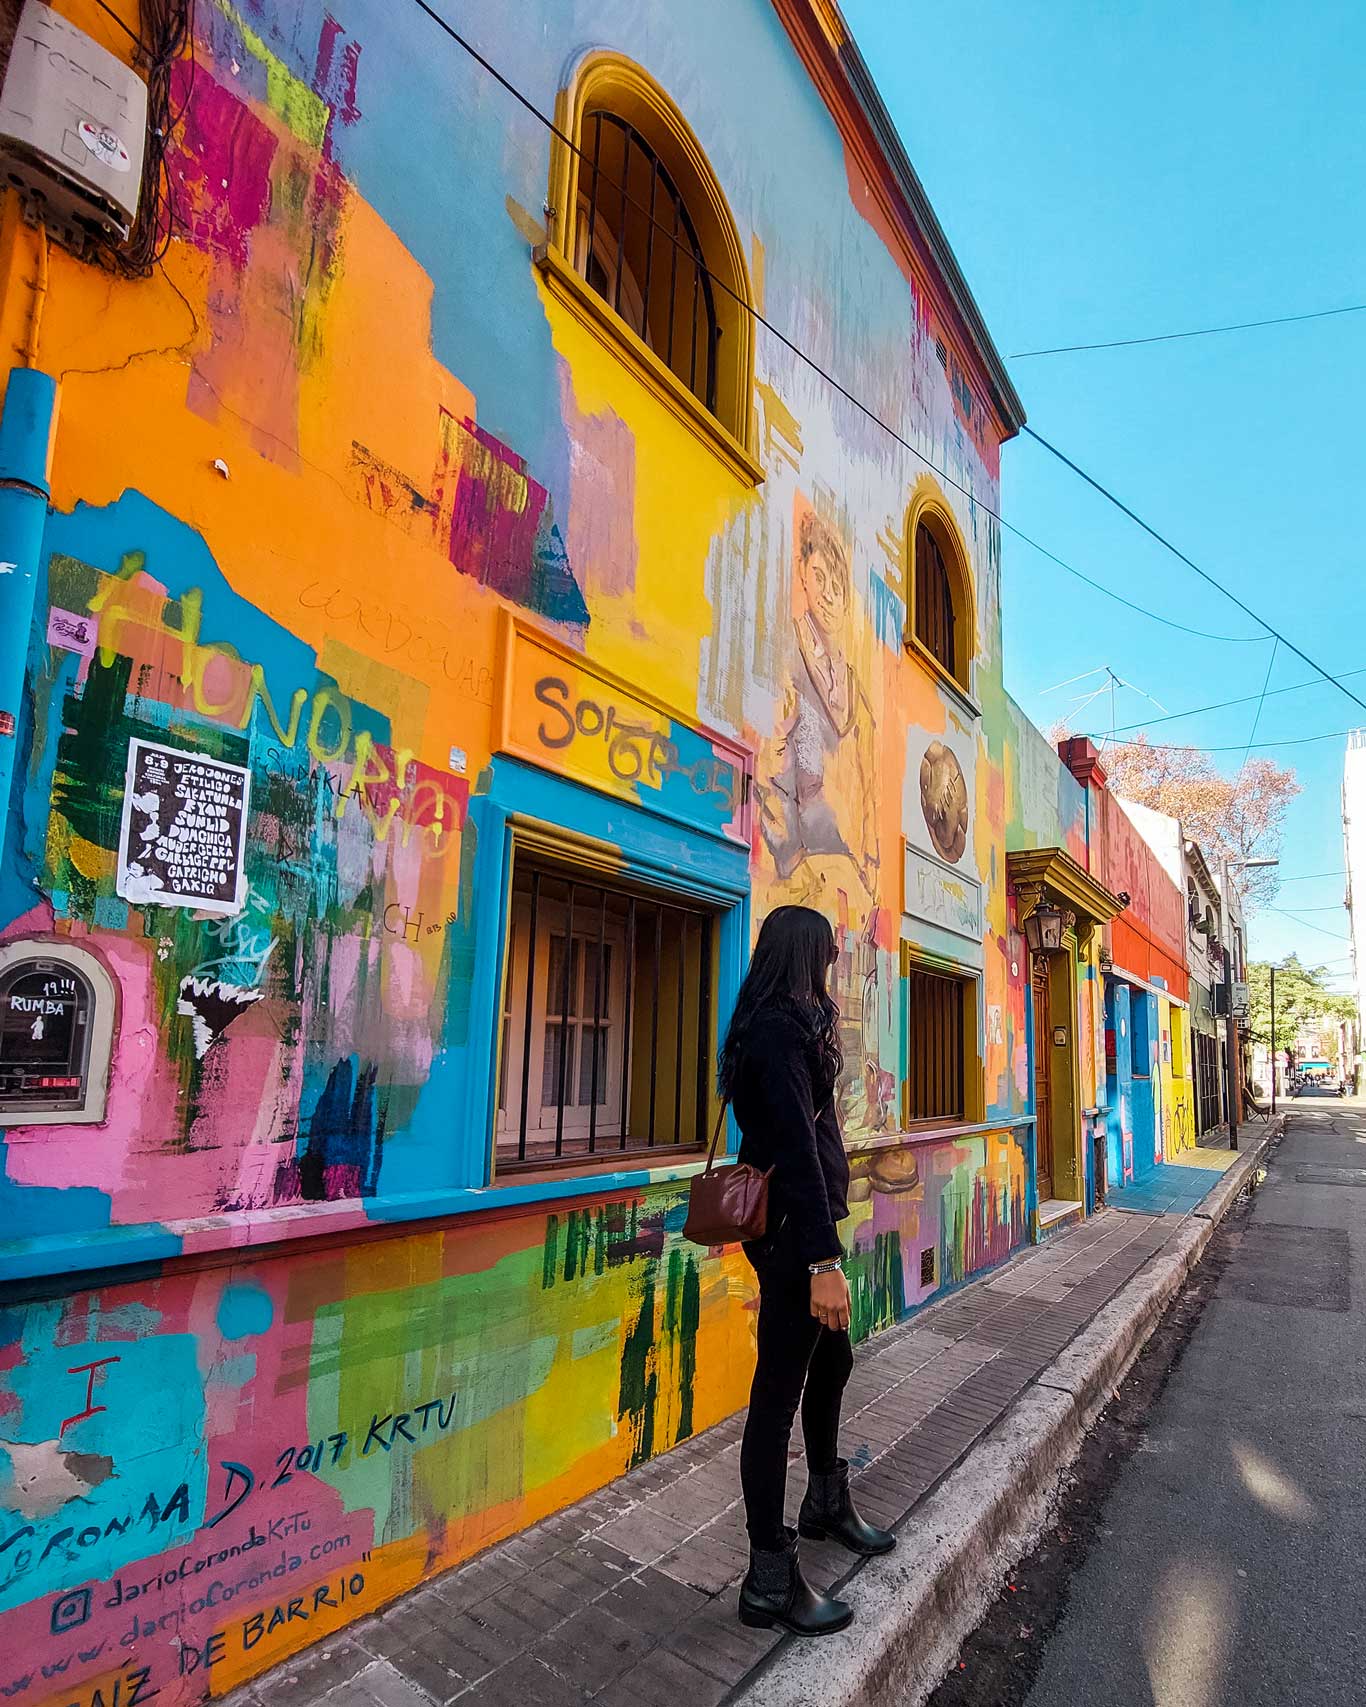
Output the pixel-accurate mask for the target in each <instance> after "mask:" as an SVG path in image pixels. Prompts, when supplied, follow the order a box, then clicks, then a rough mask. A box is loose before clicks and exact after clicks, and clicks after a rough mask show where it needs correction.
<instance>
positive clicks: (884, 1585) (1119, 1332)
mask: <svg viewBox="0 0 1366 1707" xmlns="http://www.w3.org/2000/svg"><path fill="white" fill-rule="evenodd" d="M1284 1118H1285V1117H1284V1116H1280V1117H1278V1119H1277V1121H1275V1122H1273V1123H1272V1125H1271V1126H1270V1127H1268V1129H1267V1130H1266V1132H1265V1133H1264V1134H1262V1135H1261V1136H1260V1137H1259V1139H1258V1142H1257V1143H1256V1145H1255V1147H1254V1148H1252V1149H1250V1150H1248V1151H1247V1152H1246V1154H1244V1155H1241V1156H1240V1157H1239V1159H1238V1160H1237V1161H1236V1162H1235V1163H1234V1164H1233V1166H1232V1167H1231V1168H1229V1170H1228V1171H1227V1173H1226V1174H1225V1175H1224V1176H1223V1178H1222V1179H1221V1180H1220V1181H1219V1184H1218V1185H1217V1186H1216V1187H1214V1188H1213V1190H1212V1191H1211V1193H1210V1197H1209V1199H1208V1200H1207V1202H1206V1203H1205V1204H1203V1205H1202V1206H1201V1208H1200V1209H1199V1210H1197V1211H1196V1212H1195V1213H1194V1214H1192V1215H1191V1216H1189V1217H1188V1218H1187V1219H1186V1221H1185V1222H1184V1223H1183V1224H1182V1226H1181V1227H1180V1229H1179V1230H1178V1231H1177V1232H1176V1233H1175V1234H1174V1235H1173V1237H1172V1239H1171V1240H1170V1241H1169V1242H1168V1243H1167V1244H1166V1245H1165V1246H1163V1248H1162V1249H1161V1250H1160V1251H1159V1252H1158V1253H1157V1254H1156V1255H1155V1256H1154V1257H1153V1259H1152V1261H1151V1262H1150V1263H1149V1264H1148V1265H1147V1266H1146V1267H1145V1268H1144V1269H1142V1270H1141V1271H1140V1272H1139V1273H1138V1274H1137V1275H1135V1277H1134V1278H1133V1279H1132V1280H1131V1281H1129V1282H1128V1284H1127V1285H1126V1286H1124V1287H1123V1288H1122V1289H1121V1290H1120V1291H1119V1292H1118V1293H1117V1294H1116V1296H1115V1297H1114V1298H1112V1299H1111V1300H1110V1302H1109V1303H1108V1304H1106V1305H1105V1306H1104V1307H1103V1308H1102V1309H1101V1310H1100V1311H1099V1313H1098V1314H1097V1315H1096V1316H1095V1318H1094V1319H1093V1320H1092V1321H1091V1322H1090V1323H1089V1324H1088V1325H1087V1326H1086V1327H1085V1328H1084V1329H1083V1330H1082V1332H1081V1333H1080V1334H1079V1335H1078V1336H1077V1338H1076V1339H1075V1340H1073V1341H1072V1343H1071V1344H1070V1345H1069V1346H1068V1347H1067V1349H1066V1350H1065V1351H1064V1352H1063V1353H1062V1355H1061V1356H1060V1357H1059V1358H1058V1359H1057V1360H1056V1361H1055V1362H1054V1363H1052V1364H1051V1365H1050V1366H1049V1367H1048V1369H1046V1370H1045V1371H1044V1372H1043V1374H1042V1375H1040V1376H1039V1378H1038V1379H1037V1381H1035V1382H1034V1384H1033V1385H1032V1386H1030V1387H1028V1388H1026V1389H1025V1391H1024V1392H1023V1393H1022V1394H1021V1395H1020V1397H1019V1398H1018V1399H1017V1400H1016V1401H1015V1403H1014V1404H1013V1405H1012V1406H1011V1407H1010V1409H1009V1410H1008V1411H1007V1412H1006V1413H1005V1415H1004V1416H1003V1417H1002V1418H1001V1419H1000V1421H999V1422H998V1423H997V1424H996V1426H995V1427H994V1428H993V1429H992V1430H991V1431H990V1433H988V1434H987V1435H985V1436H984V1437H983V1438H982V1439H981V1440H980V1441H978V1443H977V1444H976V1445H975V1446H974V1447H973V1448H972V1450H971V1452H970V1453H969V1454H968V1456H967V1457H966V1458H965V1459H964V1460H963V1462H962V1463H961V1464H960V1465H959V1466H958V1468H957V1469H956V1470H954V1471H952V1472H951V1473H950V1475H949V1476H948V1477H947V1478H946V1479H945V1480H944V1481H943V1482H942V1483H941V1484H940V1486H939V1487H938V1488H937V1489H936V1490H935V1491H934V1492H933V1493H932V1494H931V1495H930V1496H929V1498H928V1499H926V1500H925V1501H924V1502H923V1503H922V1504H921V1505H919V1506H918V1507H917V1508H916V1509H915V1510H914V1511H913V1512H912V1513H911V1514H910V1516H909V1517H908V1519H907V1520H906V1522H905V1524H904V1525H903V1526H902V1528H901V1531H900V1545H899V1546H898V1547H897V1550H896V1552H895V1553H890V1554H888V1555H887V1557H886V1558H883V1559H874V1560H870V1561H869V1562H868V1563H867V1564H866V1565H864V1566H863V1567H862V1568H861V1569H860V1570H859V1571H858V1572H857V1573H856V1574H855V1575H854V1576H853V1577H852V1578H851V1580H850V1582H849V1583H848V1585H847V1586H846V1587H845V1588H844V1589H842V1590H841V1591H840V1592H841V1594H842V1596H843V1598H845V1599H846V1600H848V1601H849V1602H850V1603H851V1604H852V1605H853V1607H854V1610H855V1620H854V1623H853V1625H852V1626H851V1627H850V1628H849V1630H847V1631H845V1632H843V1633H842V1634H841V1635H839V1636H830V1637H827V1638H825V1639H824V1640H823V1641H820V1642H811V1643H801V1642H789V1643H787V1644H786V1645H785V1646H784V1647H783V1648H781V1649H780V1650H779V1652H778V1654H777V1657H776V1658H775V1660H774V1662H773V1663H772V1664H771V1665H770V1666H769V1667H768V1668H767V1669H766V1670H764V1671H763V1672H761V1673H760V1674H759V1676H758V1677H756V1678H755V1679H754V1681H753V1682H752V1683H750V1684H749V1685H748V1686H746V1687H743V1688H742V1689H741V1690H738V1691H736V1693H735V1695H734V1696H733V1697H732V1698H731V1699H732V1700H734V1701H735V1702H737V1703H743V1707H834V1704H836V1703H839V1704H841V1707H874V1704H875V1703H880V1702H886V1701H891V1700H895V1701H897V1702H898V1703H900V1704H901V1707H920V1704H921V1703H923V1702H924V1700H925V1698H926V1697H927V1696H928V1695H929V1694H930V1692H931V1691H932V1690H933V1689H934V1687H935V1685H936V1684H937V1683H938V1682H939V1679H940V1678H941V1677H942V1676H943V1675H944V1672H945V1671H946V1670H947V1669H948V1667H949V1665H950V1664H951V1663H952V1661H953V1657H954V1655H955V1654H956V1653H957V1651H958V1648H959V1646H960V1644H961V1642H962V1640H963V1638H964V1637H965V1636H966V1635H967V1634H968V1633H969V1631H971V1630H972V1629H973V1628H974V1627H975V1626H976V1625H977V1623H978V1622H979V1621H980V1619H981V1617H982V1614H983V1612H984V1611H985V1609H986V1607H987V1605H988V1603H989V1602H990V1600H991V1599H992V1597H993V1596H994V1595H995V1594H996V1593H997V1591H998V1588H999V1585H1000V1582H1001V1578H1002V1577H1003V1575H1004V1574H1005V1572H1006V1571H1007V1570H1009V1569H1010V1567H1011V1566H1012V1565H1013V1564H1015V1562H1016V1561H1017V1560H1018V1559H1020V1558H1021V1557H1022V1556H1023V1555H1024V1554H1025V1553H1026V1552H1027V1551H1028V1550H1029V1549H1030V1547H1031V1546H1033V1544H1034V1542H1035V1541H1036V1540H1037V1538H1038V1536H1039V1534H1040V1532H1041V1531H1042V1529H1043V1528H1044V1527H1045V1525H1046V1523H1047V1520H1048V1517H1049V1513H1050V1511H1051V1510H1052V1508H1053V1506H1054V1504H1055V1502H1056V1499H1057V1495H1058V1489H1059V1483H1060V1480H1061V1476H1062V1472H1063V1471H1064V1470H1065V1469H1066V1467H1067V1465H1068V1464H1070V1463H1071V1461H1072V1459H1073V1458H1074V1457H1075V1456H1076V1454H1077V1451H1078V1449H1079V1448H1080V1446H1081V1441H1082V1436H1083V1435H1084V1434H1085V1432H1086V1430H1087V1428H1088V1427H1089V1426H1090V1424H1091V1423H1092V1422H1093V1421H1094V1419H1095V1417H1096V1415H1097V1414H1098V1412H1099V1411H1100V1410H1101V1409H1102V1407H1103V1406H1104V1405H1105V1404H1106V1403H1107V1402H1108V1400H1109V1399H1110V1398H1111V1396H1112V1395H1113V1393H1114V1391H1115V1389H1116V1388H1117V1387H1118V1386H1119V1383H1120V1382H1121V1381H1122V1380H1123V1378H1124V1376H1125V1374H1126V1373H1127V1371H1128V1369H1129V1366H1130V1364H1131V1363H1132V1362H1133V1361H1134V1359H1135V1358H1136V1357H1137V1356H1138V1354H1139V1352H1140V1351H1141V1350H1142V1349H1143V1346H1144V1345H1145V1343H1146V1342H1147V1340H1148V1337H1149V1335H1150V1334H1151V1333H1152V1331H1153V1329H1154V1328H1155V1327H1156V1326H1157V1323H1158V1321H1159V1319H1160V1318H1161V1316H1162V1313H1163V1311H1164V1310H1165V1309H1166V1308H1167V1305H1168V1304H1169V1303H1170V1302H1171V1300H1172V1299H1173V1297H1175V1295H1176V1293H1177V1292H1178V1291H1179V1290H1180V1288H1181V1286H1182V1285H1183V1283H1184V1282H1185V1280H1186V1277H1187V1275H1188V1274H1189V1273H1190V1271H1191V1270H1192V1269H1193V1268H1194V1267H1195V1265H1196V1264H1197V1263H1198V1262H1199V1260H1200V1258H1201V1256H1202V1255H1203V1253H1204V1250H1205V1246H1206V1245H1207V1244H1208V1243H1209V1241H1210V1239H1211V1237H1212V1236H1213V1233H1214V1229H1215V1227H1216V1226H1218V1224H1219V1222H1220V1221H1221V1220H1222V1219H1223V1217H1224V1215H1225V1214H1226V1213H1227V1212H1228V1209H1229V1207H1230V1205H1231V1204H1232V1203H1233V1202H1234V1201H1235V1199H1236V1198H1237V1196H1238V1194H1239V1192H1240V1191H1241V1190H1242V1189H1243V1187H1244V1185H1246V1183H1247V1181H1248V1179H1249V1178H1250V1177H1251V1175H1252V1173H1253V1171H1254V1170H1255V1169H1256V1168H1257V1167H1258V1165H1259V1164H1260V1162H1261V1159H1262V1157H1263V1156H1264V1155H1265V1153H1266V1151H1267V1150H1268V1149H1269V1148H1270V1146H1271V1144H1272V1142H1273V1140H1274V1139H1275V1138H1276V1137H1278V1136H1279V1134H1280V1131H1281V1130H1282V1129H1283V1127H1284Z"/></svg>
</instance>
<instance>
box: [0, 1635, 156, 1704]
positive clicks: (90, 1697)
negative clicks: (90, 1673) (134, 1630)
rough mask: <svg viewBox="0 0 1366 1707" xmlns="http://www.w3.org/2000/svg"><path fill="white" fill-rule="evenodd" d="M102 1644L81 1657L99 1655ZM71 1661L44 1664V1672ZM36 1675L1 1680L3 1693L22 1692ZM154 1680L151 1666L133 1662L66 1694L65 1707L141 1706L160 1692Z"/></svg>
mask: <svg viewBox="0 0 1366 1707" xmlns="http://www.w3.org/2000/svg"><path fill="white" fill-rule="evenodd" d="M103 1646H104V1644H103V1643H101V1644H100V1648H96V1649H93V1650H92V1651H91V1652H90V1653H89V1654H88V1655H87V1654H81V1655H80V1656H79V1657H80V1658H81V1659H83V1660H85V1659H91V1660H93V1659H97V1658H98V1657H99V1654H100V1651H101V1649H102V1648H103ZM75 1657H76V1656H74V1655H73V1656H71V1658H75ZM70 1663H71V1660H70V1658H68V1659H67V1660H64V1661H63V1662H62V1663H61V1664H60V1665H54V1666H44V1667H43V1668H42V1672H43V1676H44V1677H46V1678H50V1677H52V1676H53V1675H54V1673H57V1672H63V1671H65V1670H66V1668H67V1666H68V1665H69V1664H70ZM33 1678H34V1674H33V1673H32V1672H29V1673H28V1674H27V1675H26V1676H24V1677H17V1678H15V1679H13V1681H12V1682H10V1683H7V1684H6V1683H0V1695H6V1696H9V1695H22V1694H23V1692H24V1691H25V1690H26V1689H27V1688H28V1687H29V1685H30V1684H31V1683H32V1682H33ZM151 1680H152V1668H151V1666H136V1667H133V1666H130V1667H129V1668H128V1669H127V1670H126V1671H122V1672H120V1673H119V1674H118V1676H117V1677H115V1678H113V1679H110V1678H108V1677H104V1678H100V1679H98V1680H97V1681H96V1682H94V1683H85V1684H82V1685H81V1688H80V1693H79V1694H76V1695H69V1696H65V1699H64V1700H63V1701H62V1707H140V1704H141V1703H142V1702H144V1701H151V1700H152V1699H153V1697H154V1696H157V1695H159V1694H160V1693H161V1691H160V1690H159V1689H154V1688H153V1687H152V1681H151Z"/></svg>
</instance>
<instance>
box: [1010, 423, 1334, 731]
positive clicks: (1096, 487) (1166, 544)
mask: <svg viewBox="0 0 1366 1707" xmlns="http://www.w3.org/2000/svg"><path fill="white" fill-rule="evenodd" d="M1022 430H1023V431H1024V432H1025V433H1027V434H1028V435H1029V437H1030V438H1031V439H1033V440H1034V442H1035V444H1037V445H1042V447H1043V448H1044V450H1046V451H1047V452H1048V454H1049V455H1050V456H1053V457H1056V458H1057V460H1058V461H1059V462H1060V463H1062V465H1063V466H1064V468H1070V469H1071V470H1072V472H1073V474H1075V475H1076V476H1077V477H1078V479H1080V480H1084V481H1085V482H1086V484H1087V485H1088V486H1089V487H1090V488H1091V489H1092V491H1094V492H1099V493H1100V495H1101V497H1102V498H1104V499H1105V500H1106V501H1107V502H1108V503H1111V504H1113V505H1114V507H1115V508H1116V509H1117V510H1118V511H1120V513H1121V514H1122V515H1126V516H1128V518H1129V520H1130V521H1131V522H1133V523H1134V525H1135V526H1136V527H1140V528H1142V530H1143V532H1144V533H1146V534H1147V535H1149V537H1150V538H1152V539H1155V540H1156V541H1157V543H1158V544H1159V545H1160V546H1161V547H1162V548H1163V550H1164V551H1169V552H1171V554H1172V556H1173V557H1175V558H1177V559H1178V560H1179V561H1180V562H1182V563H1184V564H1185V565H1186V567H1187V568H1188V569H1193V570H1194V571H1195V573H1196V574H1197V575H1198V576H1199V577H1200V579H1201V580H1202V581H1205V582H1207V583H1208V584H1209V585H1210V586H1211V587H1214V588H1217V590H1218V591H1219V592H1221V593H1222V594H1223V595H1224V597H1225V598H1226V599H1228V600H1229V601H1230V603H1232V604H1235V605H1237V607H1238V609H1239V610H1240V611H1242V613H1243V615H1244V616H1250V617H1251V618H1252V620H1253V622H1256V623H1260V624H1261V626H1262V627H1263V628H1264V629H1265V630H1266V632H1267V633H1268V634H1270V635H1273V636H1274V637H1275V638H1276V639H1277V640H1279V641H1280V643H1281V645H1282V646H1285V647H1287V648H1288V649H1289V650H1290V651H1291V652H1293V653H1294V654H1295V656H1296V657H1297V658H1299V659H1300V660H1301V661H1302V662H1304V663H1306V664H1308V666H1309V668H1310V669H1311V670H1314V671H1316V672H1317V673H1318V674H1319V675H1320V676H1322V677H1323V679H1324V681H1326V682H1331V683H1332V684H1333V686H1334V687H1336V688H1338V689H1339V690H1340V691H1341V692H1343V693H1345V694H1346V695H1347V698H1348V699H1350V700H1351V702H1352V704H1353V705H1359V706H1360V707H1361V709H1362V710H1363V711H1366V699H1359V698H1358V697H1357V695H1356V694H1354V693H1353V692H1352V690H1351V688H1346V687H1343V685H1342V683H1341V681H1340V680H1339V679H1338V678H1337V677H1336V676H1335V675H1333V674H1332V673H1331V671H1329V670H1325V669H1324V667H1323V665H1322V664H1319V663H1316V662H1315V661H1314V659H1312V658H1311V657H1310V656H1309V654H1308V653H1307V652H1306V651H1305V650H1304V649H1303V647H1300V646H1297V645H1296V644H1295V642H1294V641H1293V640H1291V639H1289V638H1288V637H1287V636H1286V635H1284V634H1282V633H1281V631H1280V629H1279V628H1276V627H1274V626H1273V625H1272V624H1271V623H1269V622H1268V621H1267V620H1266V618H1265V617H1264V616H1259V615H1258V614H1257V612H1256V611H1255V610H1253V608H1252V606H1251V605H1249V604H1247V603H1246V602H1245V601H1244V600H1242V599H1240V598H1239V597H1238V595H1237V593H1235V592H1233V591H1232V590H1231V589H1230V588H1228V587H1226V586H1225V585H1224V584H1223V582H1222V581H1220V580H1218V579H1217V578H1216V577H1215V576H1213V575H1211V574H1210V572H1209V571H1208V570H1207V569H1202V568H1201V567H1200V565H1199V564H1198V563H1197V562H1196V561H1195V560H1194V558H1191V557H1187V555H1186V553H1185V552H1184V551H1182V550H1181V549H1180V547H1179V546H1175V545H1173V544H1172V542H1171V541H1170V540H1169V539H1168V538H1166V536H1165V535H1164V534H1160V533H1159V532H1158V531H1157V529H1156V528H1155V527H1153V525H1152V523H1151V522H1145V521H1144V520H1143V517H1142V516H1140V515H1139V514H1138V512H1137V511H1136V510H1132V509H1130V508H1129V506H1128V505H1127V504H1126V503H1125V502H1124V500H1123V499H1122V498H1117V497H1116V496H1115V494H1114V493H1113V492H1112V491H1111V490H1110V489H1109V487H1108V486H1102V485H1101V483H1100V481H1099V480H1097V479H1096V478H1095V476H1094V475H1091V474H1088V473H1087V472H1086V470H1085V469H1084V468H1082V467H1080V466H1079V465H1078V464H1077V463H1075V462H1073V461H1072V458H1071V457H1070V456H1066V455H1065V454H1064V453H1063V452H1062V451H1060V450H1059V449H1058V447H1057V446H1056V445H1054V444H1050V443H1049V441H1048V440H1047V439H1046V438H1044V436H1043V434H1042V433H1036V432H1035V431H1034V429H1033V427H1031V426H1029V425H1026V426H1025V427H1024V428H1023V429H1022ZM1288 744H1289V743H1286V742H1280V743H1277V745H1282V746H1284V745H1288Z"/></svg>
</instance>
